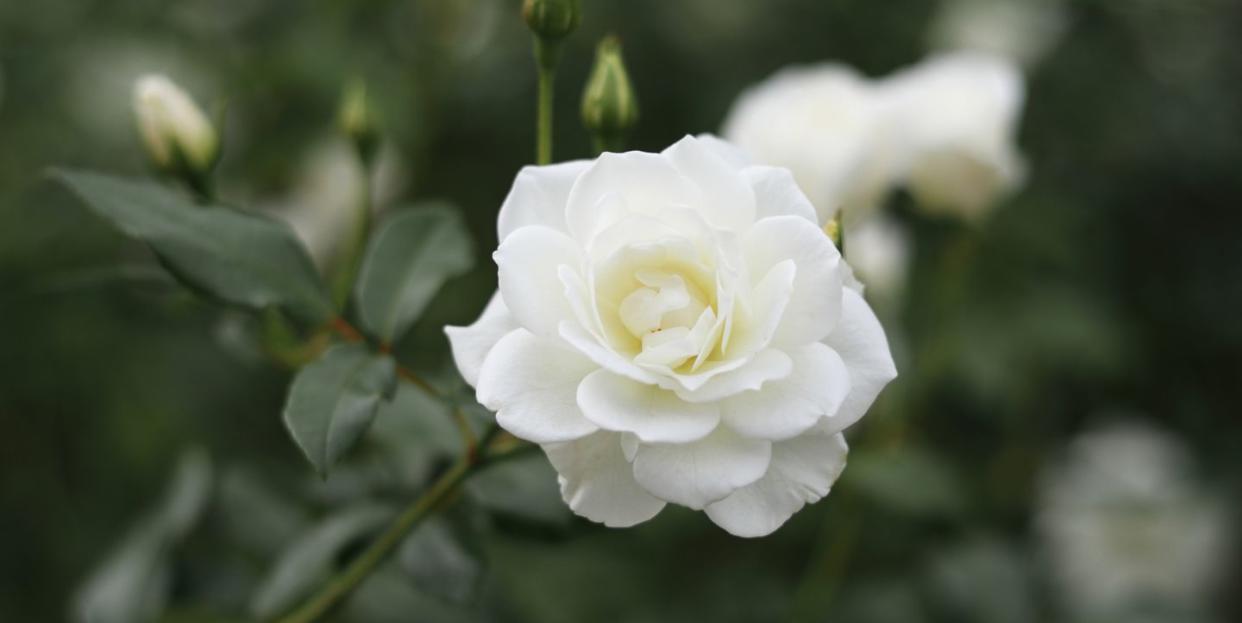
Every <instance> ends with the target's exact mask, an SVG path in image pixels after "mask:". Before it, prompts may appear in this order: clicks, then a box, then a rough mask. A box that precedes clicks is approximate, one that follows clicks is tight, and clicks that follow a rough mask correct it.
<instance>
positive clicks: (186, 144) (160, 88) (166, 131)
mask: <svg viewBox="0 0 1242 623" xmlns="http://www.w3.org/2000/svg"><path fill="white" fill-rule="evenodd" d="M134 115H135V116H136V117H137V121H138V133H139V134H140V135H141V136H142V140H143V143H144V144H145V145H146V148H147V154H148V155H149V156H150V157H151V161H152V162H153V163H154V164H155V166H156V167H157V168H158V169H160V170H161V171H164V172H166V173H185V174H188V175H190V176H202V175H204V174H205V173H207V172H208V171H210V170H211V168H212V166H214V165H215V163H216V158H217V157H219V155H220V140H219V137H218V136H217V134H216V129H215V127H214V126H212V124H211V121H209V120H208V119H207V116H206V115H205V114H203V111H202V110H201V109H199V107H198V106H197V105H195V103H194V100H192V99H190V96H189V95H187V94H186V92H185V91H183V90H181V88H180V87H178V86H177V85H175V84H173V82H172V81H171V80H169V79H168V78H167V77H165V76H162V75H147V76H143V77H141V78H139V79H138V81H137V82H135V83H134Z"/></svg>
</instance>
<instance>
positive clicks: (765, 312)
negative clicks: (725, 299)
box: [728, 260, 798, 357]
mask: <svg viewBox="0 0 1242 623" xmlns="http://www.w3.org/2000/svg"><path fill="white" fill-rule="evenodd" d="M797 277H798V265H797V264H796V263H794V261H793V260H784V261H781V262H778V263H777V264H776V265H775V266H773V267H772V268H770V269H768V272H767V274H766V275H764V276H763V278H762V279H760V280H759V283H756V284H755V285H754V286H753V287H752V289H751V291H750V296H748V297H746V299H745V303H746V305H745V306H743V307H741V309H739V312H740V313H741V314H742V315H744V316H745V320H744V322H742V323H740V327H739V329H740V330H739V331H738V333H737V335H736V336H735V337H734V338H733V343H732V345H731V346H730V348H729V351H728V354H729V356H731V357H735V356H741V355H746V354H748V353H753V352H755V351H757V350H759V349H761V348H765V347H767V345H768V344H771V343H772V338H773V337H775V336H776V331H777V329H779V328H780V326H781V321H782V320H784V318H785V308H787V307H788V306H789V300H790V299H791V298H793V292H794V282H795V280H796V279H797Z"/></svg>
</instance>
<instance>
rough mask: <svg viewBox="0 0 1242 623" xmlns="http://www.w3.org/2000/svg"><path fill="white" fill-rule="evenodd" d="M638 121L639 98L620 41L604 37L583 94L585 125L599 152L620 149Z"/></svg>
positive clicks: (583, 121)
mask: <svg viewBox="0 0 1242 623" xmlns="http://www.w3.org/2000/svg"><path fill="white" fill-rule="evenodd" d="M637 122H638V100H637V99H636V98H635V97H634V88H633V87H632V86H631V85H630V77H629V75H628V74H627V73H626V71H625V62H624V61H623V60H622V58H621V41H620V40H619V39H617V38H616V37H605V38H604V39H603V40H602V41H600V43H599V47H598V48H596V51H595V67H594V68H593V69H592V70H591V76H590V78H589V79H588V80H587V85H586V90H585V91H584V92H583V94H582V124H583V125H584V126H586V128H587V130H589V131H590V132H591V134H592V136H594V137H595V142H596V147H597V148H598V149H599V150H600V151H617V150H620V149H621V148H622V147H623V146H624V145H623V144H624V141H625V137H626V135H628V134H629V132H630V130H631V129H633V127H634V125H635V124H636V123H637Z"/></svg>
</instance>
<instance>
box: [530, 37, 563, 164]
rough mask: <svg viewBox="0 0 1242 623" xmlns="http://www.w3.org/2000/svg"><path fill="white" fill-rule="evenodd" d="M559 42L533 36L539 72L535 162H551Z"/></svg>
mask: <svg viewBox="0 0 1242 623" xmlns="http://www.w3.org/2000/svg"><path fill="white" fill-rule="evenodd" d="M560 53H561V50H560V42H559V41H549V40H547V39H543V38H541V37H539V36H536V37H535V67H536V69H537V70H538V72H539V78H538V82H539V83H538V87H537V89H538V94H537V97H536V101H535V164H539V165H543V164H552V104H553V99H554V98H553V94H554V93H555V90H554V88H553V85H554V84H555V83H556V63H557V61H558V60H559V59H560Z"/></svg>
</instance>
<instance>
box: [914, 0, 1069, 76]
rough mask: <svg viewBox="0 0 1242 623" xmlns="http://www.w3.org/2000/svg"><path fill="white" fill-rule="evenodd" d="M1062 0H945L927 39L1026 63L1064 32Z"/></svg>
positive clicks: (944, 46) (1037, 57) (940, 46)
mask: <svg viewBox="0 0 1242 623" xmlns="http://www.w3.org/2000/svg"><path fill="white" fill-rule="evenodd" d="M1067 21H1068V20H1067V18H1066V14H1065V6H1064V3H1063V0H945V1H944V2H942V3H941V4H940V8H939V9H937V11H936V14H935V16H934V17H933V18H932V23H931V27H930V31H929V33H928V39H929V40H930V43H931V44H932V46H933V47H935V48H937V49H942V50H978V51H980V52H989V53H992V54H996V55H999V56H1004V57H1006V58H1011V59H1013V60H1015V61H1017V62H1018V63H1020V64H1022V65H1025V66H1028V67H1029V66H1031V65H1034V64H1035V63H1036V62H1038V61H1039V60H1040V59H1041V58H1043V57H1044V56H1046V55H1047V54H1048V52H1049V51H1050V50H1051V49H1052V48H1053V47H1054V46H1055V45H1056V44H1057V42H1058V41H1059V40H1060V39H1061V35H1063V34H1064V33H1065V28H1066V22H1067Z"/></svg>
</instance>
